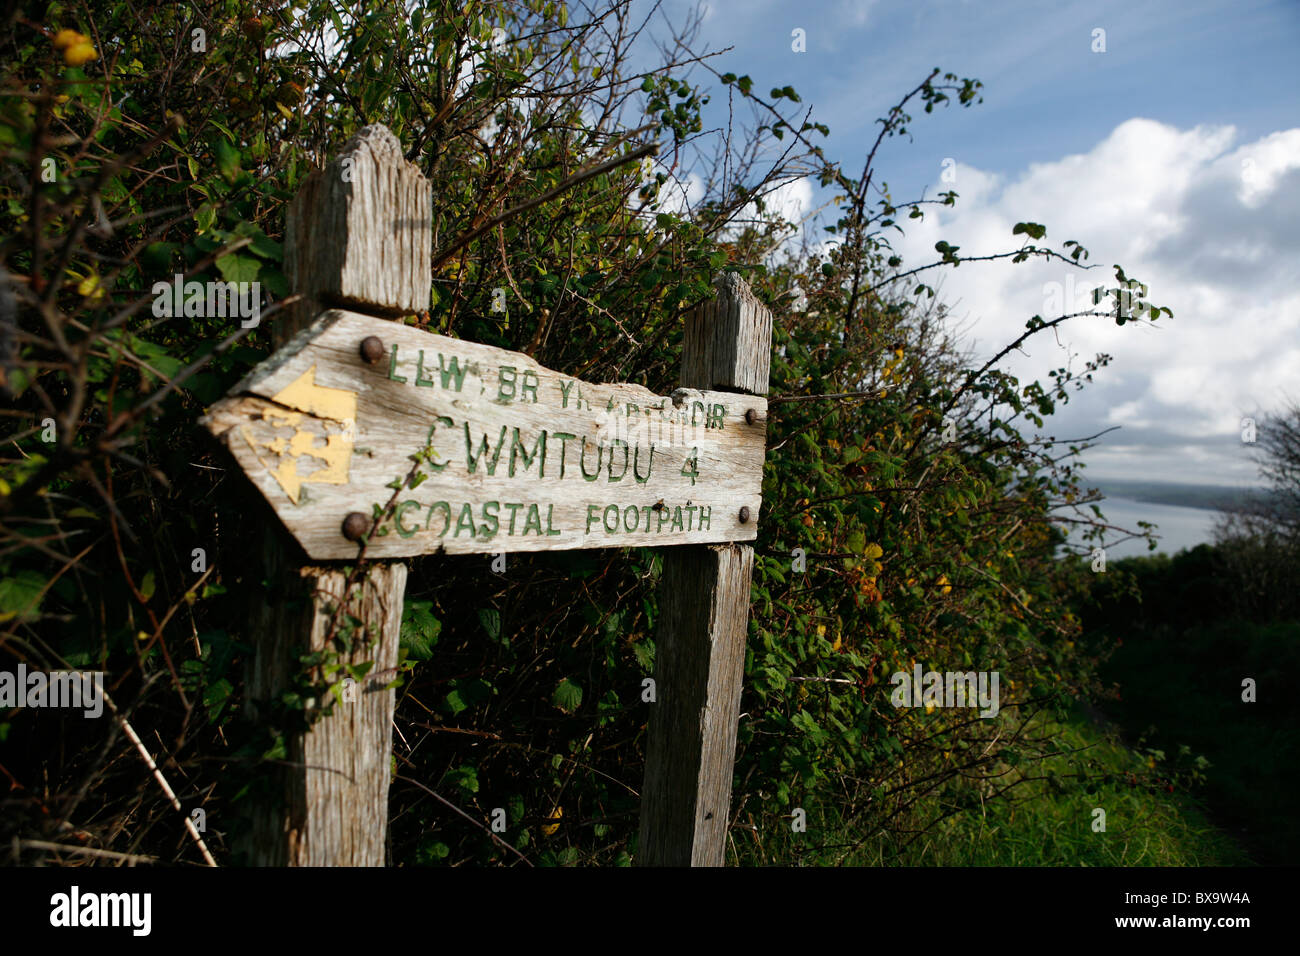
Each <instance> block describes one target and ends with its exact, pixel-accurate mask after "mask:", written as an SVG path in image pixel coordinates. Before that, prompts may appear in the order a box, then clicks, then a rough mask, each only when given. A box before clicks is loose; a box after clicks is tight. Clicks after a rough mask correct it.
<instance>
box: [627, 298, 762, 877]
mask: <svg viewBox="0 0 1300 956" xmlns="http://www.w3.org/2000/svg"><path fill="white" fill-rule="evenodd" d="M715 286H716V288H717V290H718V291H717V298H716V299H715V300H714V301H711V302H708V303H704V304H703V305H701V306H699V307H697V308H696V309H695V310H693V311H692V313H691V314H690V315H689V316H688V317H687V320H686V340H685V345H684V347H683V348H684V351H683V354H682V384H683V385H688V386H692V387H697V388H700V387H704V386H705V385H706V384H707V386H708V387H710V388H714V389H730V390H736V391H740V392H748V391H753V392H757V393H759V394H763V393H766V392H767V385H768V372H769V368H770V359H771V354H770V351H771V341H772V314H771V312H770V311H769V310H768V309H767V308H766V307H765V306H764V305H763V304H762V303H761V302H760V301H759V300H758V299H757V298H756V297H755V296H754V295H753V293H752V292H751V291H750V289H749V287H748V285H746V284H745V282H744V280H743V279H741V278H740V277H739V276H738V275H735V274H734V273H733V274H725V275H722V276H719V277H718V279H717V280H715ZM752 400H755V401H756V400H758V399H757V398H755V399H752ZM753 568H754V550H753V548H751V547H750V546H749V545H745V544H732V545H729V546H726V547H700V546H687V547H680V548H669V549H668V550H666V551H665V552H664V572H663V576H662V578H661V579H660V583H659V601H660V619H659V625H658V630H657V634H656V652H655V686H656V694H657V699H656V702H655V703H654V704H652V705H651V707H652V710H651V712H650V721H649V726H648V729H647V736H648V742H647V746H646V772H645V783H644V785H643V786H642V791H641V833H640V845H639V848H638V852H637V858H636V862H637V865H639V866H721V865H722V864H723V861H724V859H725V848H726V837H727V827H728V825H729V823H730V817H729V814H730V809H731V784H732V770H733V764H734V761H735V754H736V724H737V720H738V718H739V714H740V693H741V684H742V681H743V679H744V670H745V638H746V632H747V630H748V622H749V586H750V580H751V578H752V576H753Z"/></svg>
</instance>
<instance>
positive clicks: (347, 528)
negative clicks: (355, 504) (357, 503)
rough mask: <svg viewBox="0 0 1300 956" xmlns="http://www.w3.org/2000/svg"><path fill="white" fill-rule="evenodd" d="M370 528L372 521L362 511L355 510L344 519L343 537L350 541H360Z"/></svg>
mask: <svg viewBox="0 0 1300 956" xmlns="http://www.w3.org/2000/svg"><path fill="white" fill-rule="evenodd" d="M369 528H370V522H369V521H368V520H366V516H365V515H363V514H362V513H361V512H360V511H353V512H352V513H351V514H349V515H348V516H347V517H346V518H344V519H343V537H345V538H347V539H348V540H349V541H360V540H361V539H362V538H364V537H365V536H366V531H367V530H369Z"/></svg>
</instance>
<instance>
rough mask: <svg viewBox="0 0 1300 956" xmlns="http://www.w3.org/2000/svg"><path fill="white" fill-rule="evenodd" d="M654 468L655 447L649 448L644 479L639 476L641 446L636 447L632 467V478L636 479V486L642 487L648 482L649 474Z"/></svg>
mask: <svg viewBox="0 0 1300 956" xmlns="http://www.w3.org/2000/svg"><path fill="white" fill-rule="evenodd" d="M654 466H655V446H654V445H651V446H650V460H649V461H647V462H646V466H645V477H642V476H641V446H640V445H637V446H636V458H635V459H634V462H633V465H632V477H633V478H635V479H636V482H637V484H638V485H644V484H645V483H646V482H647V481H649V480H650V472H651V470H653V468H654Z"/></svg>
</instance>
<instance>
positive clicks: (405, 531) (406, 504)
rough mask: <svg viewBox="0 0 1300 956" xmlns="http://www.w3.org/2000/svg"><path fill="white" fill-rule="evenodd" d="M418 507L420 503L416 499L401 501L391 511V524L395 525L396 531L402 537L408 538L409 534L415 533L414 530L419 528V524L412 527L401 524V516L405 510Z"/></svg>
mask: <svg viewBox="0 0 1300 956" xmlns="http://www.w3.org/2000/svg"><path fill="white" fill-rule="evenodd" d="M418 507H420V503H419V502H418V501H414V500H412V501H403V502H402V503H401V504H400V505H398V506H397V509H396V510H395V511H394V512H393V524H395V525H396V526H397V533H398V534H400V535H401V536H402V537H403V538H409V537H410V536H411V535H413V534H415V532H417V531H419V530H420V526H419V525H416V526H415V527H414V528H408V527H406V525H404V524H402V516H403V515H405V514H406V512H407V511H409V510H410V509H411V508H418Z"/></svg>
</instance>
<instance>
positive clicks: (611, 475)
mask: <svg viewBox="0 0 1300 956" xmlns="http://www.w3.org/2000/svg"><path fill="white" fill-rule="evenodd" d="M619 445H622V446H623V470H622V471H620V472H619V473H618V476H617V477H615V475H614V449H615V448H617V447H618V446H619ZM627 459H628V454H627V442H625V441H623V439H621V438H615V439H614V440H613V441H612V442H610V443H609V480H610V481H622V480H623V476H624V475H626V474H627Z"/></svg>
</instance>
